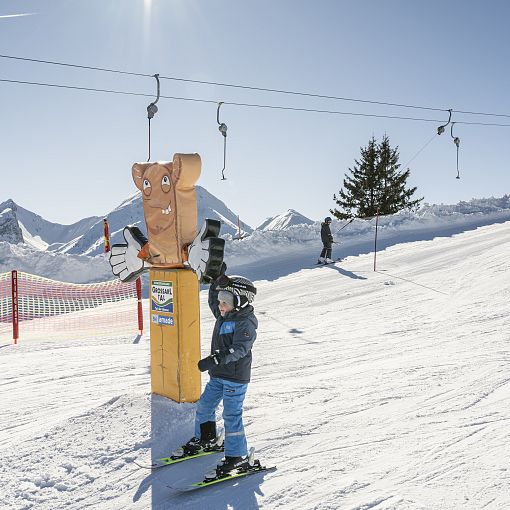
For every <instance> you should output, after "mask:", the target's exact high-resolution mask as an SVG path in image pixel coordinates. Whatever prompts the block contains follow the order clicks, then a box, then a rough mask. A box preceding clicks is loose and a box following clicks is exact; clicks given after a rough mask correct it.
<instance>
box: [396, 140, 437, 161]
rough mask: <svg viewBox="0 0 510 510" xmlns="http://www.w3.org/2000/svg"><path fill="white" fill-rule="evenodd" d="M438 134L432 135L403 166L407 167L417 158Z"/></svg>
mask: <svg viewBox="0 0 510 510" xmlns="http://www.w3.org/2000/svg"><path fill="white" fill-rule="evenodd" d="M436 136H437V135H436V134H434V135H433V136H432V138H431V139H430V140H429V141H428V142H427V143H426V144H425V145H424V146H423V147H422V148H421V149H420V150H419V151H418V152H417V153H416V154H415V155H414V156H413V157H412V158H411V159H410V160H409V161H408V162H407V163H406V164H405V165H402V168H403V169H405V168H406V167H407V166H408V165H409V163H411V161H413V160H414V159H415V158H417V157H418V156H419V155H420V154H421V153H422V152H423V151H424V150H425V149H426V148H427V147H428V146H429V144H430V143H432V142H433V141H434V140H435V139H436Z"/></svg>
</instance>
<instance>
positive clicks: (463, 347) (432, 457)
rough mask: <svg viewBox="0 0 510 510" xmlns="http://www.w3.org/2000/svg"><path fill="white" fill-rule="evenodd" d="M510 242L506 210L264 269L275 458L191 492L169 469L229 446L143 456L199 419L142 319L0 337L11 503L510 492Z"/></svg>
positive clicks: (396, 504)
mask: <svg viewBox="0 0 510 510" xmlns="http://www.w3.org/2000/svg"><path fill="white" fill-rule="evenodd" d="M509 245H510V223H503V224H497V225H491V226H485V227H482V228H478V229H477V230H474V231H471V232H465V233H462V234H457V235H454V236H452V237H445V238H436V239H434V240H433V241H416V242H410V243H405V244H396V245H393V246H391V247H389V248H387V249H386V250H384V251H383V252H381V253H379V255H378V270H377V272H374V271H373V270H372V264H373V258H372V256H371V255H370V254H365V255H359V256H356V257H348V258H347V259H345V260H343V261H342V262H339V263H337V264H335V265H331V266H327V267H317V268H314V267H311V266H310V269H302V270H300V271H297V272H295V273H292V274H288V275H287V276H283V277H281V278H278V279H276V280H274V281H267V280H266V281H259V282H258V283H257V285H258V288H259V292H258V294H257V301H256V303H255V304H256V313H257V316H258V318H259V322H260V326H259V331H258V339H257V341H256V343H255V347H254V365H253V374H252V383H251V384H250V386H249V389H248V394H247V398H246V401H245V402H246V406H245V427H246V433H247V437H248V441H249V443H250V445H253V446H255V447H256V449H257V452H258V457H259V458H260V459H261V460H262V462H263V463H264V464H267V465H276V466H277V470H276V471H275V472H273V473H266V474H260V475H253V476H251V477H249V478H246V479H244V480H242V481H239V482H237V483H234V482H225V484H224V485H220V486H216V487H210V488H207V489H202V490H199V491H195V492H193V493H190V492H188V493H179V492H178V491H175V490H172V489H170V488H169V487H168V485H172V486H174V487H176V486H185V485H186V484H188V483H190V482H191V481H197V480H198V479H200V478H201V476H202V474H203V473H204V471H206V470H207V469H208V468H210V467H211V466H213V465H214V464H215V463H216V462H217V460H218V459H219V458H220V457H221V455H220V454H218V456H215V455H214V456H210V457H205V458H201V459H196V460H192V461H189V462H185V463H183V464H180V465H176V466H172V467H168V468H163V469H161V470H159V471H155V472H150V471H145V470H142V469H139V468H137V467H136V466H135V465H134V464H133V462H132V461H133V460H137V461H138V462H150V461H151V459H155V458H157V457H161V456H164V455H168V454H169V452H170V451H171V450H172V449H173V448H175V447H177V446H178V445H180V444H182V442H184V441H185V440H187V439H188V438H189V437H190V436H191V435H192V433H193V417H194V405H193V404H181V405H178V404H175V403H172V402H170V401H168V400H166V399H164V398H162V397H158V396H154V395H151V394H150V376H149V340H148V336H147V335H144V336H143V337H142V339H141V341H140V342H139V343H137V344H133V341H132V338H112V339H105V338H102V339H100V338H97V339H90V340H89V341H86V340H80V341H77V340H69V341H68V342H66V343H64V342H62V341H59V342H53V341H51V340H45V341H27V342H23V341H21V343H20V345H18V346H5V347H4V346H2V347H3V348H2V349H1V350H0V384H1V387H2V399H1V404H0V411H1V418H0V425H1V426H0V449H1V460H0V476H1V479H2V487H1V488H0V507H1V508H8V509H16V510H18V509H19V510H28V509H32V508H34V509H35V508H37V509H38V510H50V509H51V510H53V509H57V508H58V509H60V508H66V509H88V508H90V509H108V510H110V509H121V508H122V509H124V508H133V509H167V508H168V509H171V508H183V509H204V508H207V509H208V510H215V509H226V508H232V509H239V510H250V509H257V508H265V509H266V508H267V509H285V510H287V509H296V510H298V509H299V510H302V509H314V510H319V509H320V510H326V509H328V510H330V509H346V510H368V509H376V510H390V509H395V510H397V509H398V510H402V509H404V510H405V509H409V510H418V509H419V510H444V509H470V510H471V509H472V510H479V509H508V508H510V496H509V495H508V492H509V491H508V487H509V486H510V469H509V465H508V459H509V458H510V446H509V442H508V436H509V433H510V411H509V410H510V375H509V374H510V372H509V370H508V366H509V361H510V354H509V349H508V346H509V333H508V332H509V325H510V319H509V317H510V284H509V280H508V246H509ZM308 258H309V254H308ZM277 262H278V261H275V264H276V263H277ZM280 263H281V264H284V259H281V260H280ZM301 267H303V266H301ZM201 304H202V313H201V317H202V338H203V341H202V346H203V352H204V354H205V353H206V352H207V351H208V347H209V341H210V335H211V331H212V327H213V320H212V317H211V314H210V312H209V310H208V309H207V305H206V293H205V292H202V293H201ZM144 306H145V308H147V305H146V304H145V305H144ZM206 380H207V377H203V383H204V384H205V382H206ZM218 417H219V418H220V417H221V408H220V410H219V412H218Z"/></svg>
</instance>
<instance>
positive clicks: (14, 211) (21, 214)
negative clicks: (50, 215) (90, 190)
mask: <svg viewBox="0 0 510 510" xmlns="http://www.w3.org/2000/svg"><path fill="white" fill-rule="evenodd" d="M2 219H4V220H5V221H4V222H2ZM99 220H100V217H99V216H92V217H89V218H84V219H82V220H80V221H77V222H76V223H73V224H71V225H61V224H59V223H52V222H50V221H47V220H45V219H44V218H42V217H41V216H39V215H37V214H35V213H33V212H31V211H29V210H27V209H24V208H23V207H21V206H19V205H18V204H16V203H15V202H14V201H13V200H7V201H6V202H3V203H2V204H0V241H7V242H8V243H12V244H20V243H25V244H27V245H28V246H31V247H32V248H36V249H38V250H44V251H46V250H48V251H58V250H59V249H60V248H61V246H63V245H65V244H67V243H69V242H71V241H72V240H73V239H77V238H79V237H81V236H83V235H84V234H85V233H86V232H87V231H88V230H89V229H90V227H91V226H92V225H94V223H96V222H97V221H99ZM2 224H3V227H2ZM9 234H10V235H9Z"/></svg>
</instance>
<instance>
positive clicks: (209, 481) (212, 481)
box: [169, 460, 276, 492]
mask: <svg viewBox="0 0 510 510" xmlns="http://www.w3.org/2000/svg"><path fill="white" fill-rule="evenodd" d="M275 470H276V467H275V466H273V467H266V466H261V465H260V462H259V461H258V460H256V461H255V462H254V463H253V465H252V466H250V467H249V468H247V469H236V470H234V471H231V472H230V473H228V474H226V475H223V476H221V477H214V478H206V479H204V480H202V481H201V482H196V483H192V484H191V485H188V486H185V487H172V486H169V488H170V489H174V490H178V491H184V492H187V491H193V490H196V489H202V488H204V487H209V486H211V485H216V484H218V483H221V482H226V481H228V480H233V479H234V478H243V477H247V476H250V475H254V474H256V473H261V472H271V471H275Z"/></svg>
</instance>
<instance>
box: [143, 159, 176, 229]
mask: <svg viewBox="0 0 510 510" xmlns="http://www.w3.org/2000/svg"><path fill="white" fill-rule="evenodd" d="M172 166H173V165H172V163H167V164H164V165H162V164H159V163H154V164H153V165H152V166H150V167H149V168H147V169H146V170H145V172H143V173H142V174H141V175H136V176H135V175H133V179H134V180H135V184H136V185H137V187H138V188H139V189H140V190H141V192H142V201H143V211H144V214H145V221H146V222H147V230H148V231H149V233H150V234H154V235H158V234H161V233H162V232H164V231H165V230H167V229H169V228H170V227H171V226H172V225H173V223H174V222H175V192H174V190H173V187H174V186H175V183H174V182H172V172H173V168H172ZM133 174H134V172H133Z"/></svg>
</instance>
